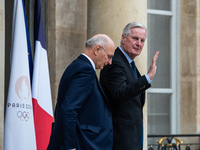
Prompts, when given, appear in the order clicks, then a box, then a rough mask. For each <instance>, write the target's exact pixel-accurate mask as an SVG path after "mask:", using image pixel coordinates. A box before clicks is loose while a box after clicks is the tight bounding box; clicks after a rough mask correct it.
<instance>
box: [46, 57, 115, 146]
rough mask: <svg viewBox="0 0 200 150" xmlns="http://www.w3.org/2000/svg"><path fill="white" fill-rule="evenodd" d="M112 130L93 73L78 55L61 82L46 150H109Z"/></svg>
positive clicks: (89, 66) (84, 58)
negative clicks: (73, 149)
mask: <svg viewBox="0 0 200 150" xmlns="http://www.w3.org/2000/svg"><path fill="white" fill-rule="evenodd" d="M112 128H113V126H112V116H111V111H110V108H109V105H108V102H107V99H106V97H105V95H104V92H103V90H102V88H101V85H100V83H99V81H98V79H97V76H96V73H95V70H94V69H93V67H92V65H91V63H90V62H89V60H88V59H87V58H86V57H85V56H84V55H80V56H79V57H78V58H77V59H76V60H75V61H73V62H72V63H71V64H70V65H69V66H68V68H67V69H66V70H65V72H64V74H63V76H62V78H61V81H60V85H59V91H58V98H57V105H56V110H55V124H54V126H53V128H52V133H51V137H50V142H49V146H48V148H47V150H68V149H72V148H76V149H77V150H111V149H112V145H113V130H112Z"/></svg>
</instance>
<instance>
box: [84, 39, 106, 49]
mask: <svg viewBox="0 0 200 150" xmlns="http://www.w3.org/2000/svg"><path fill="white" fill-rule="evenodd" d="M107 44H108V38H107V37H105V36H94V37H92V38H90V39H88V40H87V41H86V43H85V47H90V48H93V47H95V46H96V45H101V46H102V47H104V48H105V47H106V45H107Z"/></svg>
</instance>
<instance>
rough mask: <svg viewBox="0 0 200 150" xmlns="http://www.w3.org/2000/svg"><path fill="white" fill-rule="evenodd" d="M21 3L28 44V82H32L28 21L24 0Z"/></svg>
mask: <svg viewBox="0 0 200 150" xmlns="http://www.w3.org/2000/svg"><path fill="white" fill-rule="evenodd" d="M22 4H23V11H24V20H25V26H26V39H27V46H28V60H29V70H30V82H31V83H32V76H33V59H32V52H31V43H30V38H29V30H28V23H27V18H26V10H25V5H24V0H22Z"/></svg>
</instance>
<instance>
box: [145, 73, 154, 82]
mask: <svg viewBox="0 0 200 150" xmlns="http://www.w3.org/2000/svg"><path fill="white" fill-rule="evenodd" d="M145 77H146V79H147V81H148V83H151V82H152V80H151V79H150V78H149V76H148V75H147V74H145Z"/></svg>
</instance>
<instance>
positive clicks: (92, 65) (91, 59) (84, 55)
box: [82, 53, 95, 70]
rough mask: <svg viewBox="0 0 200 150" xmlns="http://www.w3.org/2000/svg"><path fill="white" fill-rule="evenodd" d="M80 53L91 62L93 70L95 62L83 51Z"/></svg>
mask: <svg viewBox="0 0 200 150" xmlns="http://www.w3.org/2000/svg"><path fill="white" fill-rule="evenodd" d="M82 55H84V56H85V57H86V58H87V59H88V60H89V61H90V63H91V64H92V67H93V69H94V70H95V64H94V62H93V60H92V59H91V58H90V57H89V56H87V55H86V54H84V53H82Z"/></svg>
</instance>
